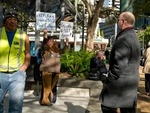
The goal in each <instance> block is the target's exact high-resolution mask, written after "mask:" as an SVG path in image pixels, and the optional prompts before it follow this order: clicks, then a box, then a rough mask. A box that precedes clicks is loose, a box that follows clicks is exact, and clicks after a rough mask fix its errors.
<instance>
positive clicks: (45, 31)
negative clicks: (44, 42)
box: [43, 29, 48, 38]
mask: <svg viewBox="0 0 150 113" xmlns="http://www.w3.org/2000/svg"><path fill="white" fill-rule="evenodd" d="M47 35H48V31H47V29H44V30H43V38H47Z"/></svg>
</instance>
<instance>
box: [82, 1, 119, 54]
mask: <svg viewBox="0 0 150 113" xmlns="http://www.w3.org/2000/svg"><path fill="white" fill-rule="evenodd" d="M82 1H83V3H84V4H85V7H86V9H87V12H88V23H87V37H86V45H85V46H86V48H85V49H86V50H88V51H92V50H93V49H94V48H93V47H94V44H93V39H94V36H95V30H96V26H97V23H98V19H99V17H101V18H109V21H110V20H111V21H113V20H116V19H114V18H115V17H116V18H117V16H118V14H119V13H118V11H116V10H114V9H115V8H116V5H115V0H113V3H112V8H106V7H103V4H104V0H95V4H91V2H90V0H82ZM113 23H114V22H113Z"/></svg>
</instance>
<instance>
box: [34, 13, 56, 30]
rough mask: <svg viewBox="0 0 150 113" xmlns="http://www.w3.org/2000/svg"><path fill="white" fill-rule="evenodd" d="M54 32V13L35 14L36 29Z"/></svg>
mask: <svg viewBox="0 0 150 113" xmlns="http://www.w3.org/2000/svg"><path fill="white" fill-rule="evenodd" d="M45 28H46V29H47V30H49V31H55V29H56V20H55V13H45V12H36V29H37V30H43V29H45Z"/></svg>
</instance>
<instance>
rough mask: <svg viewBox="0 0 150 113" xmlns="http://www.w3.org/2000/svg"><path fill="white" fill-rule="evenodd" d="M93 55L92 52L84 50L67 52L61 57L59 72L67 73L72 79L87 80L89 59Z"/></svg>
mask: <svg viewBox="0 0 150 113" xmlns="http://www.w3.org/2000/svg"><path fill="white" fill-rule="evenodd" d="M93 55H94V53H93V52H87V51H84V50H81V51H75V52H70V51H68V52H66V53H65V54H63V55H61V71H62V72H68V73H70V74H71V75H73V76H74V77H81V78H87V77H88V72H89V69H90V59H91V57H93Z"/></svg>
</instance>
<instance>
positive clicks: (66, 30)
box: [60, 21, 73, 39]
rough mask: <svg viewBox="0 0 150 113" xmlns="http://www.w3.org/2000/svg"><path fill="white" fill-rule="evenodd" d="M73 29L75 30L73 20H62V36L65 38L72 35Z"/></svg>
mask: <svg viewBox="0 0 150 113" xmlns="http://www.w3.org/2000/svg"><path fill="white" fill-rule="evenodd" d="M72 31H73V23H72V22H66V21H61V27H60V38H61V39H64V38H66V37H68V38H69V37H72Z"/></svg>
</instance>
